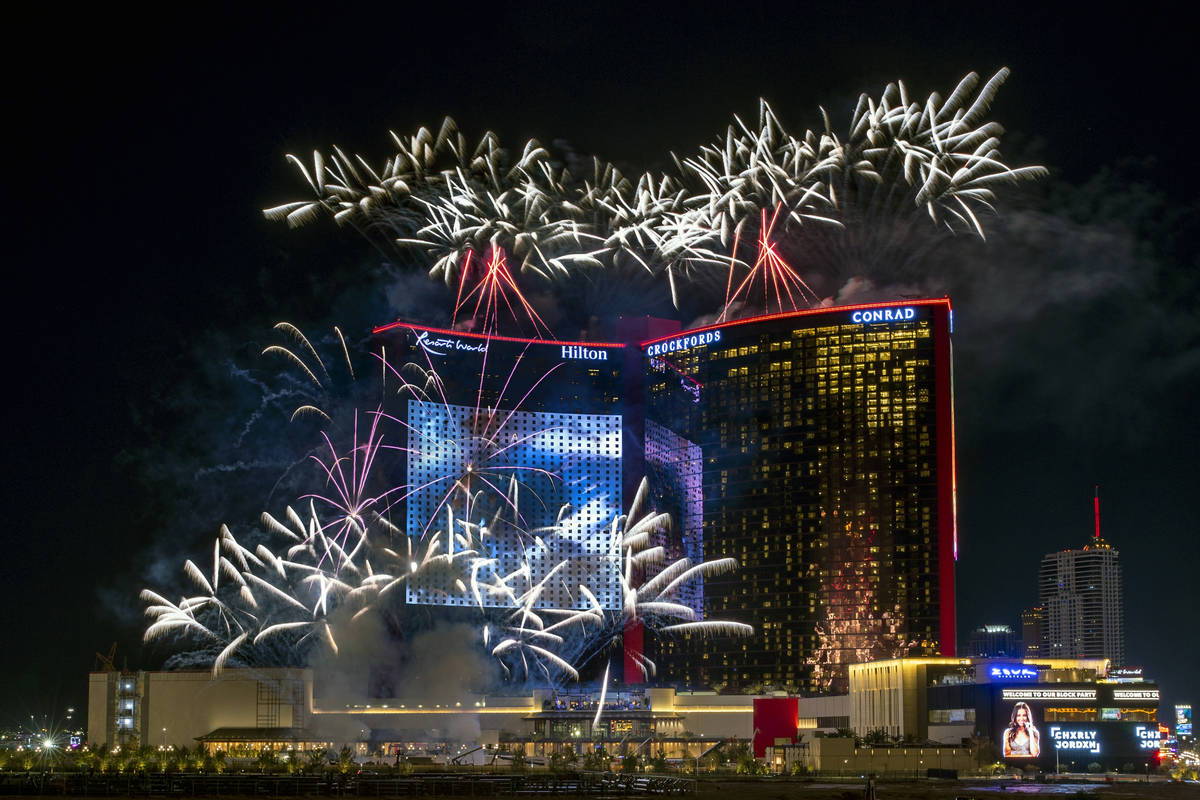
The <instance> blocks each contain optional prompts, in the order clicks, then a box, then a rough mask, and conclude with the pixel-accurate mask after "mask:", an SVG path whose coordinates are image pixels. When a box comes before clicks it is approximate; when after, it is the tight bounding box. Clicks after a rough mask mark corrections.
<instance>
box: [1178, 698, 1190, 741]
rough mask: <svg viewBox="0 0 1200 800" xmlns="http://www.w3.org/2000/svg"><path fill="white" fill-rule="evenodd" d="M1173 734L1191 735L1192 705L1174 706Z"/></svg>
mask: <svg viewBox="0 0 1200 800" xmlns="http://www.w3.org/2000/svg"><path fill="white" fill-rule="evenodd" d="M1175 735H1176V736H1191V735H1192V707H1191V706H1190V705H1177V706H1175Z"/></svg>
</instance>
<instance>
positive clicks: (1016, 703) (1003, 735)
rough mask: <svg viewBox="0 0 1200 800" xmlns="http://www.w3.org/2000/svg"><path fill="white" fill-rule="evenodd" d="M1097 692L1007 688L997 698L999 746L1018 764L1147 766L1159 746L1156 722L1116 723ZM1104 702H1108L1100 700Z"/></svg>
mask: <svg viewBox="0 0 1200 800" xmlns="http://www.w3.org/2000/svg"><path fill="white" fill-rule="evenodd" d="M1097 699H1098V698H1097V696H1096V690H1095V689H1094V688H1087V687H1083V686H1078V687H1071V686H1061V687H1054V686H1038V687H1028V688H1026V687H1021V688H1011V689H1004V690H1003V691H1002V692H1000V694H999V695H998V697H997V707H996V711H997V713H996V715H995V717H994V719H995V725H996V739H995V741H996V743H997V746H998V747H999V748H1000V751H1001V754H1002V757H1003V758H1004V760H1005V761H1006V762H1007V763H1009V764H1012V765H1014V766H1017V765H1022V764H1032V765H1035V766H1037V767H1038V768H1040V769H1045V770H1052V769H1054V768H1055V767H1056V766H1058V767H1059V768H1061V769H1086V768H1087V766H1088V765H1089V764H1091V763H1093V762H1098V763H1100V764H1102V765H1110V766H1111V765H1114V764H1115V765H1117V766H1121V765H1124V764H1126V763H1130V762H1132V763H1144V762H1145V761H1147V760H1149V759H1151V758H1153V757H1154V755H1155V753H1156V752H1157V750H1158V747H1159V735H1158V724H1157V723H1156V722H1152V721H1151V722H1124V721H1116V720H1115V719H1113V718H1112V716H1111V715H1107V716H1106V715H1105V714H1104V713H1103V712H1104V711H1105V710H1106V709H1098V708H1097V705H1096V703H1097ZM1100 699H1103V698H1100Z"/></svg>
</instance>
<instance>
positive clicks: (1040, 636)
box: [1021, 606, 1046, 658]
mask: <svg viewBox="0 0 1200 800" xmlns="http://www.w3.org/2000/svg"><path fill="white" fill-rule="evenodd" d="M1021 646H1022V647H1023V648H1024V649H1025V657H1026V658H1042V657H1044V656H1045V655H1046V609H1044V608H1042V607H1041V606H1034V607H1033V608H1027V609H1025V610H1024V611H1022V612H1021Z"/></svg>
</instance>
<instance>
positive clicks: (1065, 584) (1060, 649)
mask: <svg viewBox="0 0 1200 800" xmlns="http://www.w3.org/2000/svg"><path fill="white" fill-rule="evenodd" d="M1095 513H1096V527H1095V531H1094V532H1093V534H1092V538H1091V541H1089V542H1088V543H1087V544H1086V545H1084V546H1083V547H1082V548H1080V549H1078V550H1063V551H1061V552H1058V553H1048V554H1047V555H1046V556H1045V557H1044V558H1042V568H1041V572H1040V574H1039V576H1038V588H1039V592H1038V594H1039V600H1040V604H1041V606H1042V607H1043V608H1044V609H1045V631H1046V651H1045V653H1044V654H1043V655H1045V656H1047V657H1050V658H1109V659H1112V662H1113V665H1114V666H1119V665H1121V664H1123V663H1124V661H1125V613H1124V610H1123V605H1122V599H1121V563H1120V558H1119V555H1120V554H1119V553H1118V552H1117V551H1116V550H1115V549H1114V548H1113V546H1112V545H1110V544H1109V543H1108V542H1106V541H1105V540H1104V539H1103V538H1102V537H1101V536H1100V499H1099V494H1097V497H1096V500H1095Z"/></svg>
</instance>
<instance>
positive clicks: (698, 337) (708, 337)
mask: <svg viewBox="0 0 1200 800" xmlns="http://www.w3.org/2000/svg"><path fill="white" fill-rule="evenodd" d="M719 341H721V331H720V330H715V331H705V332H704V333H694V334H692V335H691V336H680V337H678V338H675V339H668V340H667V341H665V342H659V343H658V344H652V345H650V346H649V347H647V348H646V355H648V356H657V355H662V354H663V353H674V352H676V351H678V350H688V349H690V348H692V347H698V346H700V345H702V344H716V343H717V342H719Z"/></svg>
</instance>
